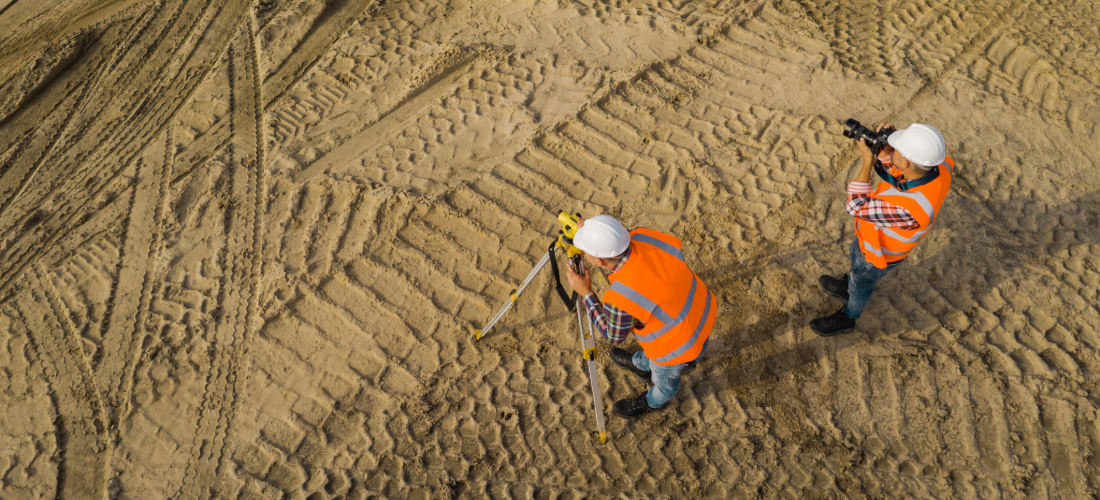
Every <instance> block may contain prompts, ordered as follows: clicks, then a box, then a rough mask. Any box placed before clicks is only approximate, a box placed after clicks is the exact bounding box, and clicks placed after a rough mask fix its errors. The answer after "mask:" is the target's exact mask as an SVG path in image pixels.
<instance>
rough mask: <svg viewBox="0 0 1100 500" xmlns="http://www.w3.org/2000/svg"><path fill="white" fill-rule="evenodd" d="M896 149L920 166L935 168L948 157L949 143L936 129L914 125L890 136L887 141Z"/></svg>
mask: <svg viewBox="0 0 1100 500" xmlns="http://www.w3.org/2000/svg"><path fill="white" fill-rule="evenodd" d="M886 142H887V143H889V144H890V145H891V146H893V147H894V149H896V150H898V152H899V153H901V156H903V157H905V159H906V160H909V161H911V162H913V163H916V164H918V165H923V166H925V167H934V166H936V165H939V164H940V163H943V159H944V158H946V157H947V143H946V142H944V140H943V134H941V133H940V131H939V130H936V127H933V126H931V125H924V124H921V123H914V124H912V125H910V126H909V128H907V129H902V130H899V131H897V132H894V133H892V134H890V137H888V138H887V139H886Z"/></svg>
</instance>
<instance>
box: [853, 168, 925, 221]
mask: <svg viewBox="0 0 1100 500" xmlns="http://www.w3.org/2000/svg"><path fill="white" fill-rule="evenodd" d="M875 161H881V162H882V166H883V167H885V168H886V169H887V170H889V171H890V175H894V176H898V177H900V176H901V170H900V169H898V168H896V167H894V164H893V162H891V161H890V158H879V159H877V160H875ZM872 191H873V190H872V189H871V183H870V182H856V181H852V182H850V183H848V206H847V207H846V208H847V209H848V213H849V214H852V216H853V217H856V218H859V219H863V220H865V221H867V222H870V223H872V224H874V225H876V226H879V227H896V228H898V229H918V228H920V224H919V223H918V222H917V219H916V218H914V217H913V214H910V213H909V210H906V209H905V208H902V207H899V206H897V205H894V204H892V203H889V202H887V201H886V200H880V199H877V198H871V192H872Z"/></svg>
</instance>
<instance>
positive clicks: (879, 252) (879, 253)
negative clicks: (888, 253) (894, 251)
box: [861, 238, 882, 257]
mask: <svg viewBox="0 0 1100 500" xmlns="http://www.w3.org/2000/svg"><path fill="white" fill-rule="evenodd" d="M861 239H862V238H861ZM863 249H864V250H867V251H868V252H871V253H873V254H875V255H876V256H879V257H882V250H879V249H877V248H875V247H873V246H871V244H870V243H868V242H867V240H863Z"/></svg>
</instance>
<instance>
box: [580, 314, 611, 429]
mask: <svg viewBox="0 0 1100 500" xmlns="http://www.w3.org/2000/svg"><path fill="white" fill-rule="evenodd" d="M584 310H585V307H584V302H582V301H581V299H579V298H578V299H577V330H579V331H580V333H581V350H582V352H583V353H584V359H585V362H586V363H587V364H588V381H589V382H590V384H591V387H592V404H593V406H595V408H596V430H598V431H599V432H600V442H601V443H606V442H607V428H606V425H605V422H604V417H603V396H602V395H601V394H600V377H599V373H598V372H597V371H596V337H594V336H593V333H594V332H593V328H592V318H590V317H587V316H588V315H587V314H585V313H584V312H583V311H584ZM582 318H584V319H587V320H588V334H587V335H586V334H585V333H584V323H585V322H584V319H582Z"/></svg>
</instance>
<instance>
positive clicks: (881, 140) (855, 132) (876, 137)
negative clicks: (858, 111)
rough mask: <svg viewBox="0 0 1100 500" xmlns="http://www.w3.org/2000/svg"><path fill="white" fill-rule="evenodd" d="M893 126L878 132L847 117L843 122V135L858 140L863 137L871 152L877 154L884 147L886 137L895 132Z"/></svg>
mask: <svg viewBox="0 0 1100 500" xmlns="http://www.w3.org/2000/svg"><path fill="white" fill-rule="evenodd" d="M896 131H897V130H895V129H894V128H893V127H888V128H884V129H882V130H880V131H878V132H875V131H874V130H871V129H869V128H867V127H864V126H863V125H860V123H859V122H857V121H856V119H855V118H849V119H848V120H847V121H845V122H844V137H847V138H849V139H855V140H857V141H858V140H859V139H860V138H863V139H864V140H865V141H867V145H868V146H870V147H871V152H872V153H874V154H875V156H878V153H879V151H882V148H884V147H886V138H887V137H890V134H892V133H894V132H896Z"/></svg>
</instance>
